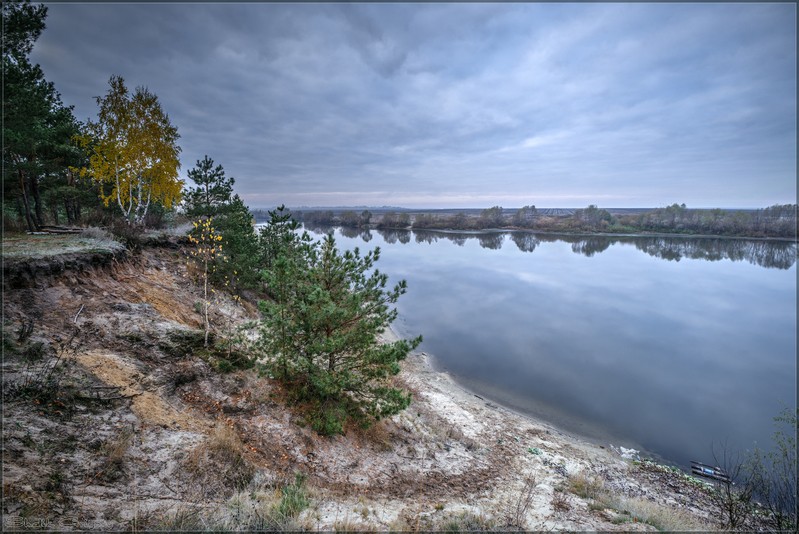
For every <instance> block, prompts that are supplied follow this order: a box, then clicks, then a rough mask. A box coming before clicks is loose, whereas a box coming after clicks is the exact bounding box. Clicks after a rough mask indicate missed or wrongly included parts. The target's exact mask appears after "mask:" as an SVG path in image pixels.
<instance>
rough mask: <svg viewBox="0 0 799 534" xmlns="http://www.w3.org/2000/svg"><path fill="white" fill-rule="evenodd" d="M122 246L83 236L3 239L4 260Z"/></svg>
mask: <svg viewBox="0 0 799 534" xmlns="http://www.w3.org/2000/svg"><path fill="white" fill-rule="evenodd" d="M123 248H124V246H123V245H122V244H121V243H119V242H117V241H115V240H114V239H113V238H111V239H108V238H105V237H92V236H86V235H83V234H47V235H38V234H35V235H27V234H25V235H16V236H13V237H8V236H7V237H6V238H5V239H3V256H4V257H5V258H47V257H50V256H56V255H58V254H70V253H79V252H113V251H116V250H121V249H123Z"/></svg>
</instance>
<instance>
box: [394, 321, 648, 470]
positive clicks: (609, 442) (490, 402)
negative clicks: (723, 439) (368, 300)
mask: <svg viewBox="0 0 799 534" xmlns="http://www.w3.org/2000/svg"><path fill="white" fill-rule="evenodd" d="M382 339H383V340H384V341H386V342H391V341H397V340H399V339H401V336H400V335H399V334H398V333H397V332H396V330H394V328H393V327H392V326H389V328H388V330H387V331H386V332H385V333H384V334H383V335H382ZM412 357H413V358H415V359H417V360H418V362H416V364H415V365H414V366H413V369H412V370H413V372H421V373H424V374H428V373H432V374H438V375H441V377H442V378H444V379H445V380H446V381H448V382H449V383H450V384H451V387H452V388H453V389H456V390H458V391H460V392H462V393H463V394H465V395H467V396H471V397H474V398H475V399H476V400H478V401H481V402H483V403H485V405H486V406H487V407H489V408H492V409H496V410H499V411H504V412H506V413H507V414H509V415H510V416H514V417H518V418H520V419H524V420H526V421H528V422H530V423H531V424H535V425H539V426H544V427H546V428H548V429H549V430H551V431H553V432H555V433H557V434H558V435H561V436H564V437H566V438H567V439H571V440H573V441H575V442H579V443H585V444H590V445H594V446H598V447H600V448H601V449H606V448H611V447H617V448H618V447H620V446H621V447H625V448H626V449H633V450H635V452H636V454H635V456H636V457H642V458H656V457H657V455H655V454H652V453H650V452H648V451H646V450H645V449H644V448H643V447H642V446H640V445H638V444H635V443H632V442H630V441H629V440H623V439H613V438H614V436H612V435H610V434H609V433H607V432H601V431H595V432H594V433H593V435H591V434H588V433H580V432H579V431H573V430H570V429H567V428H565V427H564V426H562V425H559V424H558V423H557V422H555V421H552V420H551V419H550V418H547V417H544V416H539V415H537V414H532V413H529V412H526V411H524V410H522V409H517V408H514V407H512V406H508V405H507V404H506V403H504V402H502V401H500V400H497V399H496V398H495V397H493V396H491V395H490V393H484V392H478V391H475V390H473V389H471V388H469V387H468V386H467V385H466V384H463V383H462V382H461V381H459V380H458V379H457V378H455V377H454V376H453V375H452V374H451V373H449V372H448V371H447V370H446V369H444V368H442V367H441V366H440V365H437V364H436V357H435V355H434V354H430V353H428V352H426V351H418V350H417V351H414V352H413V353H412ZM409 371H411V369H409ZM595 428H597V429H598V430H601V429H599V427H595ZM600 434H601V436H600ZM659 460H662V459H659Z"/></svg>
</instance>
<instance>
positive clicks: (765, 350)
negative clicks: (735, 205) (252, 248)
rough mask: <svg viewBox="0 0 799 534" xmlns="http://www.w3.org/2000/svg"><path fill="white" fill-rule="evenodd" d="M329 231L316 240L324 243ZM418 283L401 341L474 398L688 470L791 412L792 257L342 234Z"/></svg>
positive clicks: (724, 245)
mask: <svg viewBox="0 0 799 534" xmlns="http://www.w3.org/2000/svg"><path fill="white" fill-rule="evenodd" d="M327 231H332V229H317V230H316V232H317V234H319V233H322V232H327ZM335 235H336V238H337V241H338V243H339V246H340V247H341V248H354V247H356V246H357V247H360V248H361V249H371V248H374V247H375V246H380V248H381V252H382V254H381V259H380V261H379V262H378V264H377V267H378V268H379V269H380V270H381V271H383V272H386V273H388V274H389V275H390V276H391V279H392V281H397V280H399V279H401V278H404V279H406V280H407V281H408V293H407V294H406V295H404V296H403V297H401V299H400V301H399V303H398V310H399V314H400V316H399V319H398V321H397V322H396V323H395V325H394V326H395V329H396V330H398V332H399V333H400V334H401V335H404V336H413V335H416V334H419V333H421V334H423V336H424V342H423V344H422V346H421V347H420V349H421V350H425V351H427V352H428V353H430V354H432V355H433V356H434V358H435V362H436V365H437V366H439V367H440V368H443V369H444V370H446V371H448V372H450V373H451V374H452V375H453V376H454V377H455V378H456V379H457V380H458V381H460V382H461V383H463V384H464V385H465V386H467V387H469V388H470V389H472V390H473V391H475V392H477V393H480V394H481V395H483V396H487V397H489V398H491V399H493V400H495V401H498V402H500V403H503V404H505V405H507V406H509V407H512V408H514V409H517V410H519V411H522V412H524V413H528V414H531V415H533V416H535V417H540V418H543V419H545V420H548V421H550V422H552V423H554V424H556V425H558V426H560V427H562V428H563V429H565V430H567V431H571V432H575V433H579V434H581V435H584V436H586V437H589V438H592V439H595V440H598V441H601V442H604V443H606V444H607V443H613V444H616V445H625V446H633V447H635V448H639V449H644V450H646V451H648V452H650V453H652V454H653V455H656V456H660V457H661V458H662V459H664V460H666V461H670V462H673V463H675V464H677V465H681V466H683V467H685V466H686V465H687V464H688V462H689V461H690V460H701V461H711V460H712V456H711V454H712V453H711V447H712V446H713V444H716V446H718V445H720V444H722V443H725V442H726V443H727V446H728V447H729V448H732V449H741V450H745V449H747V448H751V447H752V446H753V445H754V443H755V442H757V443H758V444H759V445H761V446H763V445H766V444H767V442H769V441H770V436H771V433H772V430H773V424H772V418H773V417H774V416H775V415H776V414H777V413H778V412H779V411H780V409H781V407H782V406H795V398H796V266H795V262H796V252H797V251H796V245H795V244H794V243H786V242H766V241H757V240H740V239H700V238H680V237H674V238H672V237H668V238H661V237H625V238H615V237H614V238H605V237H587V238H582V237H573V236H561V237H558V236H543V235H535V234H531V233H526V232H519V233H489V234H477V235H476V234H466V233H441V232H435V233H434V232H407V231H374V230H372V231H363V232H362V231H357V230H346V229H345V230H343V231H342V230H341V229H337V230H336V231H335Z"/></svg>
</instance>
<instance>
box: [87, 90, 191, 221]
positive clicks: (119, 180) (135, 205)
mask: <svg viewBox="0 0 799 534" xmlns="http://www.w3.org/2000/svg"><path fill="white" fill-rule="evenodd" d="M109 85H110V88H109V90H108V93H107V94H106V95H105V96H104V97H97V105H98V106H99V107H100V111H99V113H98V120H97V122H94V121H88V123H87V126H86V132H85V134H84V135H82V136H80V137H79V141H80V142H81V144H82V145H83V146H85V147H86V148H88V149H89V150H90V157H89V166H88V168H85V169H83V170H82V173H83V174H85V175H86V174H87V175H89V176H91V177H92V178H93V179H94V180H96V181H97V182H98V183H99V184H100V186H101V189H100V198H102V200H103V202H105V205H106V206H107V205H108V204H109V203H110V202H115V203H116V204H117V205H118V206H119V209H120V210H121V211H122V214H123V215H124V217H125V219H126V220H127V221H128V223H129V224H141V223H142V221H144V218H145V217H146V216H147V211H148V209H149V207H150V205H151V203H153V202H160V203H161V204H163V205H164V206H165V207H167V208H170V207H172V204H173V203H175V202H177V201H179V200H180V194H181V189H182V187H183V181H182V180H180V179H178V169H179V168H180V160H179V159H178V155H179V154H180V147H179V146H178V145H177V140H178V139H179V137H180V135H178V130H177V128H176V127H175V126H173V125H172V124H171V123H170V121H169V116H168V115H167V114H166V113H164V110H163V108H162V107H161V104H160V103H159V102H158V97H157V96H156V95H154V94H153V93H151V92H150V91H148V90H147V89H146V88H144V87H138V88H137V89H136V90H135V92H134V93H133V94H131V93H130V92H129V91H128V88H127V87H126V86H125V80H124V79H123V78H122V77H121V76H112V77H111V79H110V80H109Z"/></svg>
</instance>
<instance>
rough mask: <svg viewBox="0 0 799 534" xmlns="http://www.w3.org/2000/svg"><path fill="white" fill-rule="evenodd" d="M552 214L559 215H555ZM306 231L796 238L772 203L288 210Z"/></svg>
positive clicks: (787, 216) (259, 216)
mask: <svg viewBox="0 0 799 534" xmlns="http://www.w3.org/2000/svg"><path fill="white" fill-rule="evenodd" d="M553 211H555V212H557V211H562V212H563V213H555V214H553ZM253 214H254V216H255V218H256V220H259V221H264V220H266V219H267V216H266V212H265V211H264V210H254V211H253ZM292 216H293V217H294V219H295V220H297V221H300V222H303V223H304V224H305V225H306V226H308V227H325V226H340V227H342V228H377V229H392V230H465V231H479V230H492V229H496V230H500V229H505V230H509V229H525V230H537V231H541V232H559V233H608V234H629V233H665V234H686V235H718V236H735V237H779V238H790V237H796V235H797V205H796V204H775V205H773V206H770V207H767V208H762V209H753V210H724V209H718V208H716V209H696V208H688V207H686V205H685V204H672V205H670V206H665V207H661V208H655V209H651V210H631V212H630V213H625V212H616V213H612V212H611V211H608V210H607V209H602V208H599V207H597V206H596V205H590V206H588V207H586V208H582V209H577V210H548V209H543V210H539V209H536V207H535V206H524V207H522V208H518V209H505V208H503V207H501V206H493V207H491V208H487V209H484V210H457V211H455V213H443V214H442V213H440V212H438V211H429V212H425V211H421V210H413V211H411V210H408V211H392V210H387V211H382V210H375V212H374V213H372V212H371V211H369V210H363V211H360V212H357V211H355V210H347V209H344V210H335V209H314V210H296V211H293V212H292Z"/></svg>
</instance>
